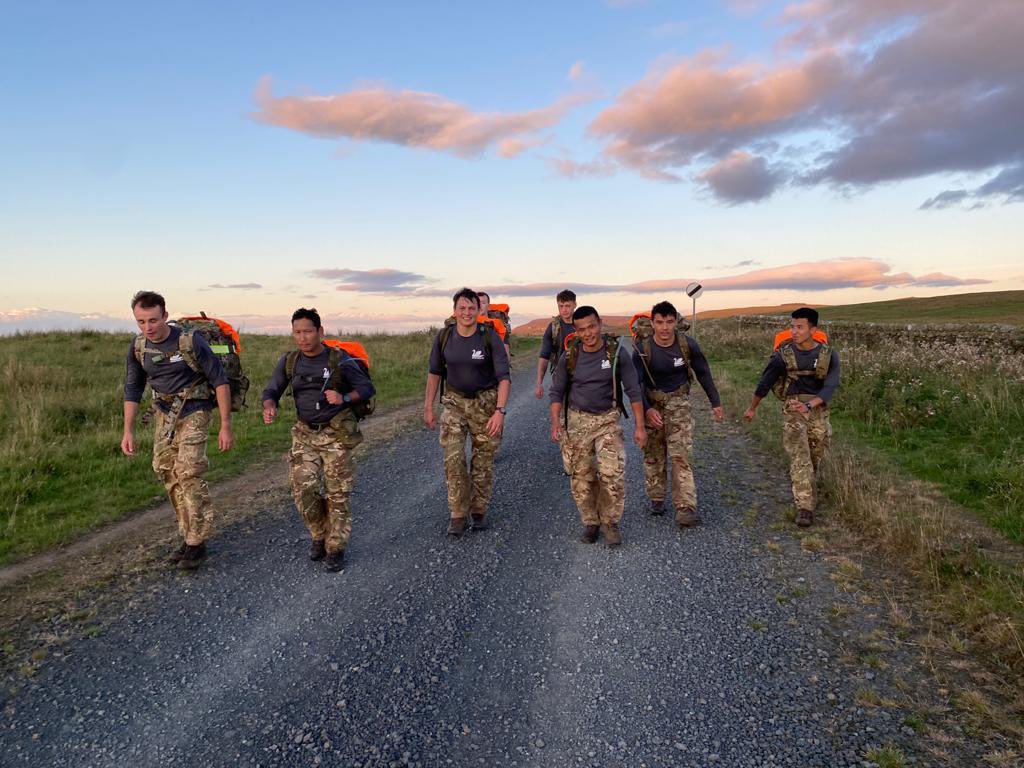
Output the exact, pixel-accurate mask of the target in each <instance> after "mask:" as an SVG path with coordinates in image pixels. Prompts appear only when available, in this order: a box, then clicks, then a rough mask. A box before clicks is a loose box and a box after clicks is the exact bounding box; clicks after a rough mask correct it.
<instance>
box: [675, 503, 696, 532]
mask: <svg viewBox="0 0 1024 768" xmlns="http://www.w3.org/2000/svg"><path fill="white" fill-rule="evenodd" d="M676 522H677V523H679V525H680V526H682V527H683V528H689V527H691V526H694V525H697V523H699V522H700V515H698V514H697V510H696V509H694V508H693V507H683V508H682V509H677V510H676Z"/></svg>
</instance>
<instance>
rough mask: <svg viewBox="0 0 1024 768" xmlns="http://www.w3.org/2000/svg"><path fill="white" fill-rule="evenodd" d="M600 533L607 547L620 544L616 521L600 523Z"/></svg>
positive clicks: (620, 538) (620, 535)
mask: <svg viewBox="0 0 1024 768" xmlns="http://www.w3.org/2000/svg"><path fill="white" fill-rule="evenodd" d="M601 533H603V534H604V543H605V544H607V545H608V546H609V547H617V546H619V545H621V544H622V534H621V533H620V532H619V524H618V523H607V524H606V525H602V526H601Z"/></svg>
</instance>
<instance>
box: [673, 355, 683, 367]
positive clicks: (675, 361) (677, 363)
mask: <svg viewBox="0 0 1024 768" xmlns="http://www.w3.org/2000/svg"><path fill="white" fill-rule="evenodd" d="M672 365H674V366H675V367H676V368H682V367H683V365H684V363H683V358H681V357H675V358H672Z"/></svg>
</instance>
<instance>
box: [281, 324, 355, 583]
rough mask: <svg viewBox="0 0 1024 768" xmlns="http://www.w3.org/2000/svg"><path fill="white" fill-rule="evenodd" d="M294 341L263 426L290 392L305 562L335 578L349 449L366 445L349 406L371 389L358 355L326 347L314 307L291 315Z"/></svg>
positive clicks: (346, 515) (342, 543) (344, 522)
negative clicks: (306, 538) (319, 562)
mask: <svg viewBox="0 0 1024 768" xmlns="http://www.w3.org/2000/svg"><path fill="white" fill-rule="evenodd" d="M292 339H293V340H294V341H295V346H296V347H297V350H296V351H294V352H286V353H285V354H284V355H282V356H281V358H280V359H279V360H278V361H277V365H276V366H275V367H274V371H273V373H272V374H271V376H270V381H268V382H267V386H266V387H264V389H263V396H262V398H261V399H262V400H263V423H264V424H272V423H273V422H274V420H275V419H276V418H277V407H278V404H279V403H280V401H281V396H282V395H283V394H284V393H285V391H287V390H288V389H291V393H292V395H293V396H294V398H295V412H296V416H297V421H296V422H295V426H293V427H292V447H291V451H290V453H289V456H288V460H289V465H290V469H289V472H288V480H289V483H290V484H291V488H292V496H293V498H294V499H295V508H296V509H298V511H299V514H300V515H302V519H303V521H304V522H305V523H306V528H307V529H308V530H309V535H310V538H311V539H312V543H311V545H310V549H309V559H310V560H323V561H324V567H325V568H326V569H327V570H328V571H331V572H334V573H336V572H338V571H340V570H342V569H343V568H344V567H345V566H344V563H345V549H346V548H347V547H348V540H349V535H350V534H351V532H352V509H351V506H350V502H349V498H350V496H351V494H352V486H353V484H354V482H355V477H354V475H353V469H352V451H353V450H354V449H355V447H356V446H357V445H359V443H361V442H362V440H363V436H362V434H361V433H360V431H359V424H358V421H357V419H356V416H355V414H354V413H353V411H352V406H353V404H355V403H359V402H361V401H362V402H365V401H367V400H369V399H370V398H371V397H373V395H374V393H375V391H374V388H373V384H372V382H371V381H370V377H369V376H367V375H366V373H365V372H364V371H363V369H362V368H361V367H360V366H359V364H358V363H357V362H356V360H355V358H353V357H352V356H351V355H349V354H348V353H347V352H345V350H342V349H337V348H334V347H328V346H327V345H325V344H324V343H323V342H324V327H323V323H322V322H321V320H320V314H319V313H318V312H317V311H316V310H315V309H306V308H305V307H300V308H299V309H297V310H295V312H294V313H293V314H292ZM321 489H324V490H325V491H326V496H323V495H321Z"/></svg>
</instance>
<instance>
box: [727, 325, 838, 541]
mask: <svg viewBox="0 0 1024 768" xmlns="http://www.w3.org/2000/svg"><path fill="white" fill-rule="evenodd" d="M817 328H818V312H817V310H814V309H811V308H810V307H801V308H800V309H797V310H795V311H794V312H793V313H792V322H791V323H790V329H791V330H792V333H793V338H792V339H791V340H790V341H786V342H783V343H782V344H781V345H780V346H779V348H778V349H777V350H776V351H775V352H774V353H772V356H771V357H770V358H769V360H768V365H767V366H766V367H765V369H764V372H763V373H762V374H761V380H760V381H759V382H758V383H757V389H755V390H754V398H753V400H751V402H750V407H749V408H748V409H747V411H746V413H744V414H743V418H745V419H746V420H747V421H751V420H752V419H753V418H754V412H755V411H756V410H757V406H758V404H759V403H760V402H761V400H763V399H764V397H765V395H767V394H768V392H769V391H770V390H772V389H774V390H775V393H776V394H777V395H778V396H779V398H780V399H781V400H782V401H783V404H784V405H783V427H782V445H783V447H784V448H785V449H786V454H787V455H788V456H789V475H790V478H791V479H792V481H793V502H794V504H795V505H796V524H797V525H799V526H801V527H807V526H809V525H811V524H812V523H813V522H814V512H815V509H816V507H817V493H816V485H817V472H818V467H819V466H820V464H821V460H822V459H823V458H824V457H825V454H826V452H827V451H828V446H829V441H830V439H831V437H832V425H831V423H830V422H829V411H828V408H829V403H830V402H831V401H832V397H833V396H834V395H835V393H836V390H837V389H839V355H837V354H836V352H835V350H833V349H832V348H830V347H829V346H828V345H827V344H821V343H819V342H818V341H817V340H815V338H814V332H815V331H816V330H817Z"/></svg>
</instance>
